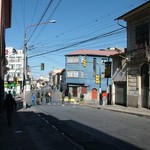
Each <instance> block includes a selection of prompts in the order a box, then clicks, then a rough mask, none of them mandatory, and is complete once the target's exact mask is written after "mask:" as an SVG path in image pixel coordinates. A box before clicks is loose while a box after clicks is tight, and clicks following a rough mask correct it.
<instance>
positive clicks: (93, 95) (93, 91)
mask: <svg viewBox="0 0 150 150" xmlns="http://www.w3.org/2000/svg"><path fill="white" fill-rule="evenodd" d="M92 100H97V89H95V88H94V89H92Z"/></svg>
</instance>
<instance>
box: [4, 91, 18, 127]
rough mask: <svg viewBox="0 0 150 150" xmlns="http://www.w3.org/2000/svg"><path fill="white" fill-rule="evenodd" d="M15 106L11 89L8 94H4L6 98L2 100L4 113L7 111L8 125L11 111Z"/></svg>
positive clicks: (10, 121) (11, 114) (10, 123)
mask: <svg viewBox="0 0 150 150" xmlns="http://www.w3.org/2000/svg"><path fill="white" fill-rule="evenodd" d="M16 108H17V104H16V101H15V99H14V98H13V96H12V94H11V91H9V92H8V94H7V95H6V99H5V102H4V110H6V113H7V121H8V125H9V126H11V125H12V116H13V111H14V109H16Z"/></svg>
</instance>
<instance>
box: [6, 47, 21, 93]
mask: <svg viewBox="0 0 150 150" xmlns="http://www.w3.org/2000/svg"><path fill="white" fill-rule="evenodd" d="M5 56H6V59H7V62H8V64H7V67H8V68H9V71H8V72H7V74H6V75H5V77H4V81H5V87H6V88H14V87H15V88H16V92H17V93H20V89H21V87H22V84H23V59H24V55H23V51H22V50H15V49H14V48H12V47H6V50H5Z"/></svg>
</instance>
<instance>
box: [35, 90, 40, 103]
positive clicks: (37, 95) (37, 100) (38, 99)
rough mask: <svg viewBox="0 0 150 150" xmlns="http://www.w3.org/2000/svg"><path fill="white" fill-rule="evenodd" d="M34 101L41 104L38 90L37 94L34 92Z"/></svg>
mask: <svg viewBox="0 0 150 150" xmlns="http://www.w3.org/2000/svg"><path fill="white" fill-rule="evenodd" d="M36 103H37V105H40V104H41V99H40V92H39V91H38V92H37V94H36Z"/></svg>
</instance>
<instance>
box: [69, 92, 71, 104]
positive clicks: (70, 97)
mask: <svg viewBox="0 0 150 150" xmlns="http://www.w3.org/2000/svg"><path fill="white" fill-rule="evenodd" d="M68 101H69V102H70V101H71V93H70V92H68Z"/></svg>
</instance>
